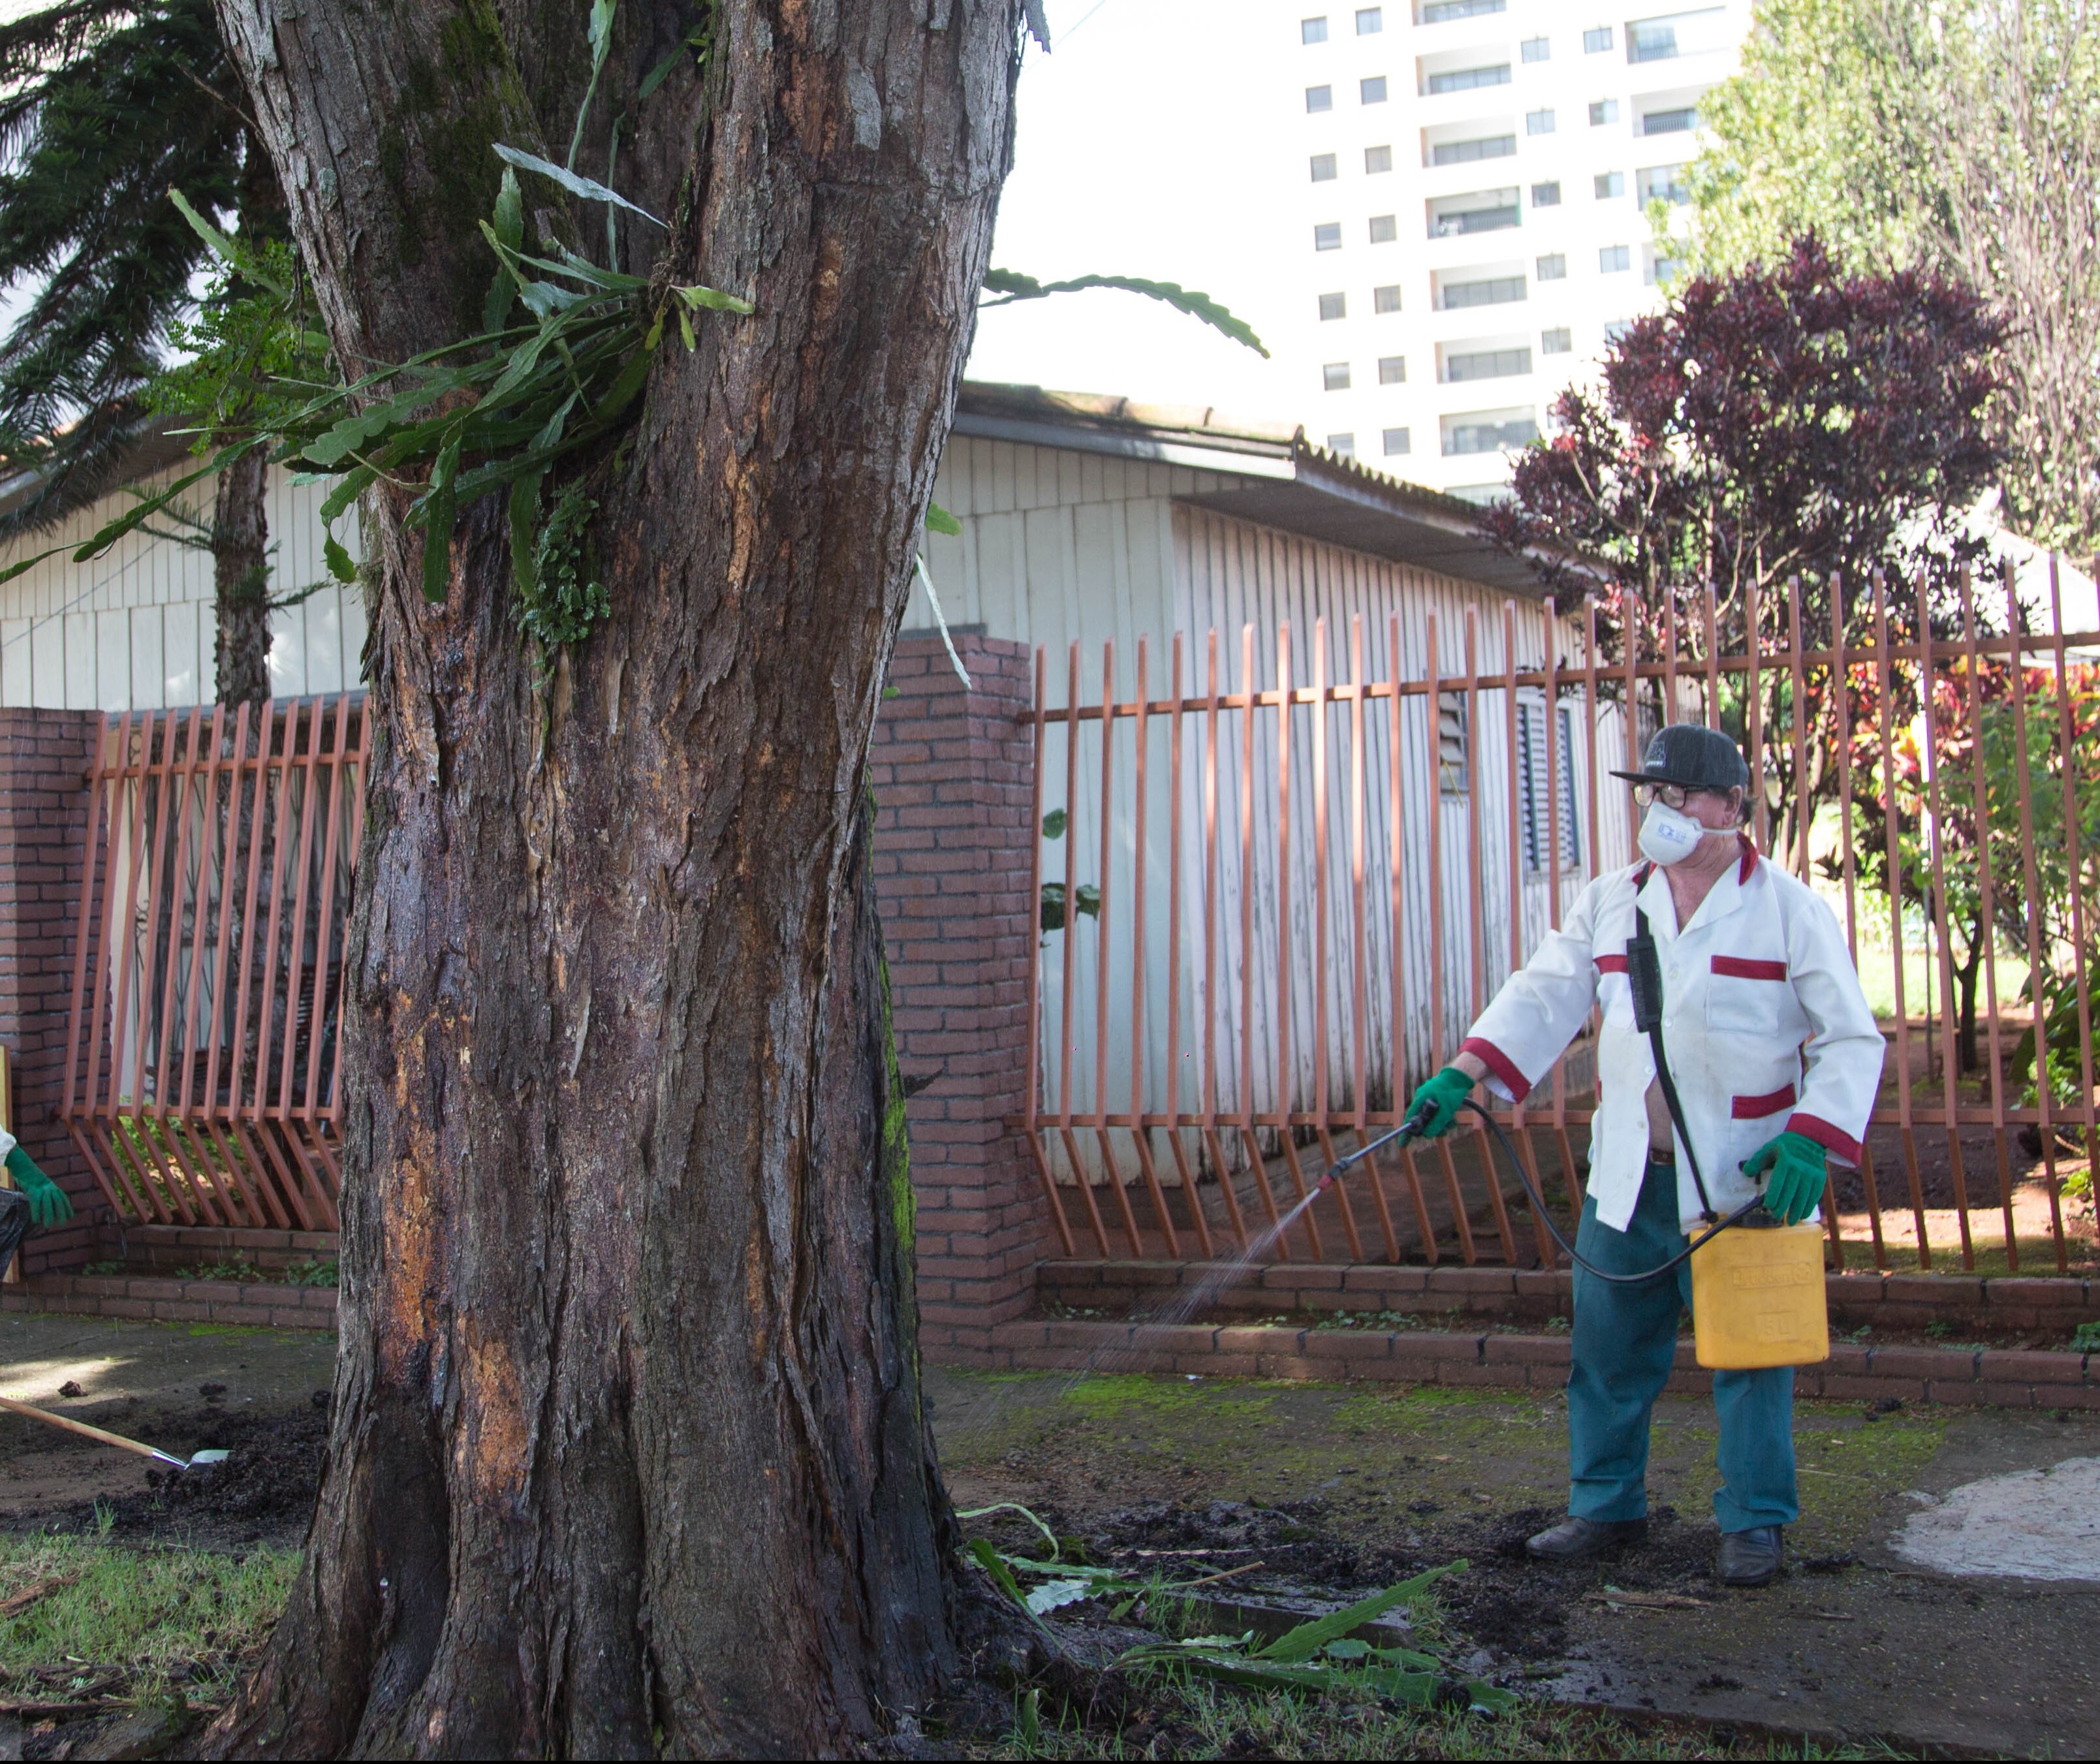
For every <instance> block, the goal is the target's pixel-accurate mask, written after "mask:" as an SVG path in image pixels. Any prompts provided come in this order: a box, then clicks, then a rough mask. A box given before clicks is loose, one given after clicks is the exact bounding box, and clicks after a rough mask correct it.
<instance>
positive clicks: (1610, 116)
mask: <svg viewBox="0 0 2100 1764" xmlns="http://www.w3.org/2000/svg"><path fill="white" fill-rule="evenodd" d="M1321 90H1323V91H1324V90H1326V88H1325V87H1324V86H1323V87H1322V88H1321ZM1305 108H1307V109H1308V110H1310V109H1311V108H1312V106H1311V105H1310V104H1308V105H1307V106H1306V107H1305ZM1320 108H1321V109H1322V110H1325V109H1326V108H1327V107H1326V105H1325V104H1322V105H1321V107H1320ZM1618 120H1619V101H1618V99H1616V98H1600V99H1598V100H1597V102H1596V103H1595V104H1592V105H1590V127H1591V128H1593V129H1601V128H1603V127H1604V125H1605V124H1606V123H1608V122H1617V121H1618Z"/></svg>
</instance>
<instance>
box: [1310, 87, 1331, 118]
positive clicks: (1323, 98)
mask: <svg viewBox="0 0 2100 1764" xmlns="http://www.w3.org/2000/svg"><path fill="white" fill-rule="evenodd" d="M1305 108H1306V109H1307V110H1308V111H1309V112H1318V111H1322V110H1332V109H1333V108H1335V88H1334V87H1333V86H1307V87H1306V88H1305Z"/></svg>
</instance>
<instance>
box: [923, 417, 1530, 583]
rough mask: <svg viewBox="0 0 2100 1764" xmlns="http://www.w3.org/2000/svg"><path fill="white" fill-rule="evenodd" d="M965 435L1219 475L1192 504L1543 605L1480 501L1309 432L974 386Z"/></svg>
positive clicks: (959, 423)
mask: <svg viewBox="0 0 2100 1764" xmlns="http://www.w3.org/2000/svg"><path fill="white" fill-rule="evenodd" d="M955 433H956V434H965V435H974V436H978V437H982V438H983V439H988V440H1000V441H1013V442H1018V443H1025V444H1027V445H1030V446H1035V447H1048V448H1069V449H1072V450H1074V451H1077V452H1087V453H1106V454H1112V455H1114V456H1118V457H1120V458H1123V459H1140V460H1149V461H1155V462H1157V463H1159V464H1162V465H1180V466H1185V467H1187V468H1188V469H1189V470H1193V471H1197V472H1204V473H1213V474H1216V475H1217V477H1218V478H1219V479H1220V483H1219V484H1218V487H1216V488H1215V489H1213V490H1198V491H1196V492H1193V493H1192V494H1190V495H1189V496H1186V497H1185V498H1183V499H1182V500H1184V501H1188V502H1190V503H1193V504H1196V505H1199V506H1202V507H1204V508H1211V509H1218V510H1220V512H1221V513H1224V514H1235V515H1237V516H1238V517H1240V518H1242V519H1243V520H1249V521H1254V522H1257V523H1260V524H1261V525H1262V526H1264V527H1277V528H1280V529H1282V531H1285V532H1290V533H1298V534H1300V535H1303V536H1304V537H1306V538H1308V539H1319V540H1327V541H1328V542H1330V543H1331V544H1334V545H1346V546H1348V547H1349V548H1350V549H1352V550H1356V551H1363V552H1368V553H1370V554H1371V555H1372V556H1374V557H1379V558H1392V559H1393V560H1394V561H1395V562H1401V563H1414V564H1419V565H1421V566H1422V567H1424V568H1426V569H1432V570H1438V571H1442V572H1443V573H1444V574H1445V575H1446V576H1456V577H1458V579H1460V580H1462V581H1468V582H1477V583H1480V584H1483V585H1484V586H1486V587H1489V588H1493V589H1497V590H1498V591H1500V592H1502V593H1514V594H1521V595H1524V596H1525V597H1526V598H1530V599H1533V600H1537V599H1541V598H1544V591H1543V590H1542V588H1541V586H1540V584H1539V581H1538V579H1537V576H1535V575H1534V574H1533V572H1532V571H1530V570H1529V569H1528V568H1527V567H1525V566H1524V563H1523V562H1521V561H1520V560H1519V559H1517V558H1512V557H1511V556H1509V555H1508V553H1506V552H1503V551H1501V550H1499V549H1497V548H1496V547H1495V546H1494V545H1491V544H1489V542H1488V540H1485V538H1483V537H1481V536H1480V531H1479V529H1478V528H1477V527H1476V524H1475V518H1476V514H1477V513H1478V511H1477V509H1476V508H1475V507H1474V505H1472V504H1471V503H1470V502H1467V501H1464V500H1463V499H1462V498H1461V497H1458V496H1446V495H1445V493H1444V492H1442V491H1440V490H1431V489H1429V488H1427V487H1425V486H1423V485H1421V484H1411V483H1407V482H1406V481H1405V479H1402V478H1395V477H1393V476H1392V475H1391V474H1388V473H1386V472H1381V471H1377V470H1373V469H1372V468H1371V467H1370V466H1368V465H1362V464H1361V463H1360V462H1358V461H1355V460H1352V459H1346V458H1344V457H1343V456H1342V455H1340V454H1339V453H1335V452H1330V450H1329V449H1327V448H1321V447H1314V446H1313V445H1312V443H1309V442H1308V441H1307V439H1305V431H1304V430H1303V429H1286V428H1281V427H1277V426H1263V425H1259V424H1251V423H1246V422H1241V421H1233V420H1232V419H1229V418H1228V417H1224V416H1221V415H1220V413H1219V412H1217V411H1216V410H1215V408H1207V407H1204V406H1199V405H1169V404H1137V403H1136V402H1134V401H1133V400H1132V399H1127V398H1118V397H1116V396H1114V395H1112V394H1106V393H1096V392H1053V391H1047V390H1044V389H1043V388H1042V387H1040V386H1000V385H994V384H990V383H988V382H985V381H964V385H963V388H962V393H961V396H960V398H959V399H958V400H957V402H956V407H955Z"/></svg>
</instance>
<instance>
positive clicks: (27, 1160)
mask: <svg viewBox="0 0 2100 1764" xmlns="http://www.w3.org/2000/svg"><path fill="white" fill-rule="evenodd" d="M7 1174H8V1175H11V1176H12V1177H13V1178H14V1179H15V1187H16V1188H20V1190H21V1191H22V1193H24V1194H25V1195H27V1196H28V1197H29V1217H30V1218H32V1219H34V1220H35V1221H36V1222H37V1225H38V1228H39V1229H40V1230H43V1231H50V1230H51V1229H53V1228H55V1227H57V1226H60V1225H63V1224H65V1222H66V1221H67V1220H68V1219H71V1218H72V1217H73V1202H70V1201H68V1199H67V1198H66V1197H65V1191H64V1189H62V1188H60V1187H59V1185H58V1184H56V1183H55V1182H54V1181H52V1180H51V1178H50V1177H49V1176H47V1175H45V1174H44V1173H43V1171H41V1170H39V1169H38V1168H37V1166H36V1162H35V1160H34V1159H33V1158H31V1157H30V1156H29V1153H27V1152H25V1151H24V1150H23V1149H22V1148H21V1147H20V1146H19V1145H17V1146H16V1147H15V1149H14V1150H12V1151H11V1152H10V1153H8V1154H7Z"/></svg>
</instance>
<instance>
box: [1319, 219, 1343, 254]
mask: <svg viewBox="0 0 2100 1764" xmlns="http://www.w3.org/2000/svg"><path fill="white" fill-rule="evenodd" d="M1312 249H1314V250H1315V251H1339V250H1340V249H1342V223H1340V222H1339V221H1322V222H1321V223H1320V224H1319V225H1318V226H1317V227H1314V228H1313V229H1312Z"/></svg>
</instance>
